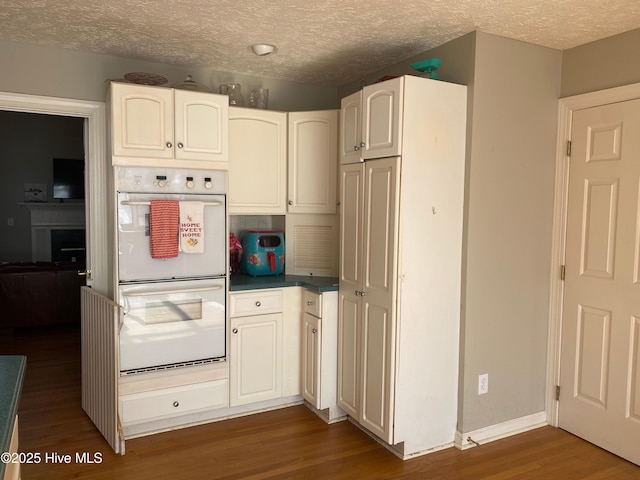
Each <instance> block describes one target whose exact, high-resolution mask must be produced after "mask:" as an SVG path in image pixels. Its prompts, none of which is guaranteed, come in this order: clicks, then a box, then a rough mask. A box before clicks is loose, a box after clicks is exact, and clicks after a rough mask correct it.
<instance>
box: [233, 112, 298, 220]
mask: <svg viewBox="0 0 640 480" xmlns="http://www.w3.org/2000/svg"><path fill="white" fill-rule="evenodd" d="M286 180H287V114H286V113H283V112H273V111H268V110H259V109H255V108H240V107H232V108H229V195H228V197H227V198H228V201H229V214H231V215H235V214H237V215H284V214H285V211H286V206H285V203H286V202H285V197H286V189H287V187H286Z"/></svg>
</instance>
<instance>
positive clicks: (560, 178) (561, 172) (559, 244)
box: [546, 83, 640, 427]
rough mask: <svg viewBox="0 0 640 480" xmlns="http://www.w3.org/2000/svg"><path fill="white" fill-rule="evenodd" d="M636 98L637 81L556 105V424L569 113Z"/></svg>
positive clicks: (552, 377) (551, 334)
mask: <svg viewBox="0 0 640 480" xmlns="http://www.w3.org/2000/svg"><path fill="white" fill-rule="evenodd" d="M638 98H640V83H635V84H631V85H625V86H622V87H615V88H609V89H606V90H600V91H597V92H591V93H584V94H581V95H574V96H571V97H566V98H561V99H560V102H559V107H558V132H557V138H558V142H557V145H556V183H555V191H554V211H553V238H552V246H551V282H550V298H549V331H548V348H547V391H546V412H547V422H548V423H549V425H553V426H554V427H557V426H558V411H559V408H558V402H557V401H556V386H557V385H560V353H561V351H560V350H561V346H562V307H563V304H562V301H563V295H564V283H563V281H562V280H561V278H560V272H561V267H562V265H564V263H565V253H566V228H567V214H568V211H567V201H568V193H569V160H570V157H569V156H568V155H567V142H568V141H569V140H570V139H571V129H572V121H573V113H574V112H576V111H578V110H583V109H585V108H591V107H599V106H602V105H607V104H611V103H618V102H625V101H628V100H635V99H638Z"/></svg>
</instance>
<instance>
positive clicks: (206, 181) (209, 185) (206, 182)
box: [204, 177, 213, 188]
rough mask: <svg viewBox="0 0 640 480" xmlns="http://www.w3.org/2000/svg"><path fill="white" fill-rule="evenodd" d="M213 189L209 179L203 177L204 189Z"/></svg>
mask: <svg viewBox="0 0 640 480" xmlns="http://www.w3.org/2000/svg"><path fill="white" fill-rule="evenodd" d="M211 187H213V182H212V181H211V178H210V177H205V178H204V188H211Z"/></svg>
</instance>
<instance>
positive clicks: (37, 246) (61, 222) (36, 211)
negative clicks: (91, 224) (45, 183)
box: [18, 202, 85, 262]
mask: <svg viewBox="0 0 640 480" xmlns="http://www.w3.org/2000/svg"><path fill="white" fill-rule="evenodd" d="M18 205H20V206H23V207H26V208H28V209H29V211H30V212H31V259H32V261H34V262H50V261H51V230H81V229H84V228H85V210H84V203H80V202H74V203H70V202H68V203H39V202H24V203H19V204H18Z"/></svg>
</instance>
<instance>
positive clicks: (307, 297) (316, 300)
mask: <svg viewBox="0 0 640 480" xmlns="http://www.w3.org/2000/svg"><path fill="white" fill-rule="evenodd" d="M302 302H303V308H304V312H305V313H310V314H311V315H313V316H314V317H318V318H320V317H322V295H320V294H318V293H314V292H309V291H308V290H305V292H304V298H303V299H302Z"/></svg>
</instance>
